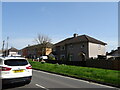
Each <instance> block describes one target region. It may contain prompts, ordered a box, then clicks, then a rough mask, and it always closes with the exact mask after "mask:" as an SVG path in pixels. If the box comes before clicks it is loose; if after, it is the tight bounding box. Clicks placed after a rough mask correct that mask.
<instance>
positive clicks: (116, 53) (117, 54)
mask: <svg viewBox="0 0 120 90" xmlns="http://www.w3.org/2000/svg"><path fill="white" fill-rule="evenodd" d="M110 57H120V47H118V48H117V49H116V50H112V51H111V52H110V53H107V58H110Z"/></svg>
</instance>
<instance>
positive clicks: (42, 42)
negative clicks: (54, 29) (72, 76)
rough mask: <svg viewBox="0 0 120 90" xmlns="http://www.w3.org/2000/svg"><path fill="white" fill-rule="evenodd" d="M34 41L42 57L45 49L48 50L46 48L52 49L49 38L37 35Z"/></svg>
mask: <svg viewBox="0 0 120 90" xmlns="http://www.w3.org/2000/svg"><path fill="white" fill-rule="evenodd" d="M35 41H36V42H37V44H38V45H39V47H40V48H41V51H42V55H44V53H45V49H46V48H48V47H49V48H51V47H52V44H51V38H49V37H48V36H46V35H43V34H38V36H37V38H36V39H35Z"/></svg>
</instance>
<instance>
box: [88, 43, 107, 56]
mask: <svg viewBox="0 0 120 90" xmlns="http://www.w3.org/2000/svg"><path fill="white" fill-rule="evenodd" d="M105 54H106V53H105V45H101V44H95V43H91V42H89V58H91V57H93V58H97V56H98V55H105Z"/></svg>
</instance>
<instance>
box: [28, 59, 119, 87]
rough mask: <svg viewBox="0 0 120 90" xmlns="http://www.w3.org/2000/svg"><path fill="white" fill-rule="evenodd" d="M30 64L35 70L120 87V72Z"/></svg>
mask: <svg viewBox="0 0 120 90" xmlns="http://www.w3.org/2000/svg"><path fill="white" fill-rule="evenodd" d="M29 62H30V64H31V65H32V67H33V68H35V69H40V70H45V71H50V72H55V73H59V74H64V75H69V76H74V77H78V78H86V79H90V80H95V81H100V82H104V83H110V84H114V85H117V86H119V85H120V82H119V81H120V78H119V75H120V71H115V70H107V69H99V68H89V67H80V66H70V65H58V64H50V63H44V64H42V63H41V62H35V61H32V60H29Z"/></svg>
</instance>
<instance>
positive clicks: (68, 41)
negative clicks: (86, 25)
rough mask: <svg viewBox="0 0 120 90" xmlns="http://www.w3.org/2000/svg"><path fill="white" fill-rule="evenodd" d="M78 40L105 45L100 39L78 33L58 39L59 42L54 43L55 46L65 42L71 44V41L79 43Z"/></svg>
mask: <svg viewBox="0 0 120 90" xmlns="http://www.w3.org/2000/svg"><path fill="white" fill-rule="evenodd" d="M79 42H92V43H96V44H101V45H107V44H106V43H104V42H102V41H100V40H97V39H95V38H92V37H90V36H88V35H80V36H76V37H71V38H67V39H65V40H63V41H60V42H58V43H56V44H55V46H61V45H66V44H71V43H79Z"/></svg>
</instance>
